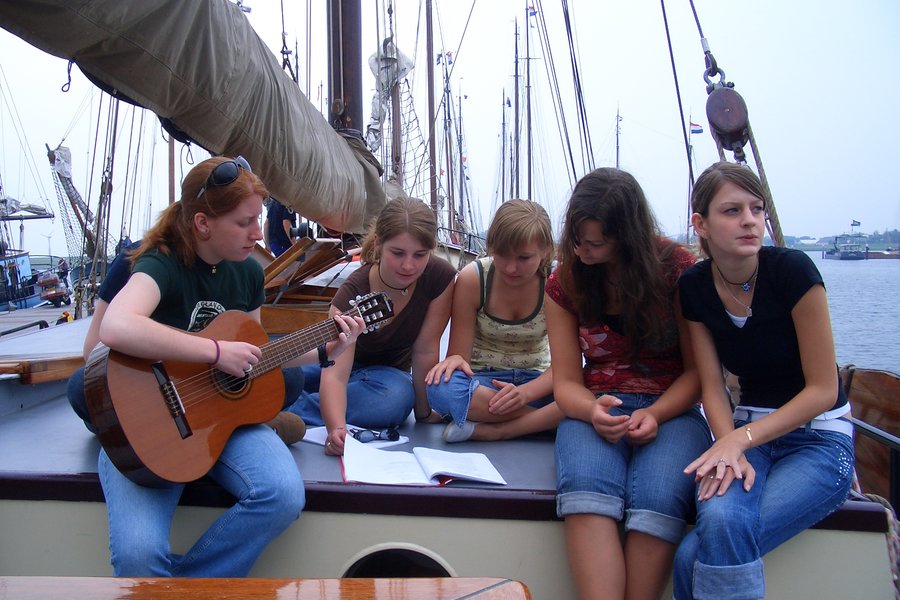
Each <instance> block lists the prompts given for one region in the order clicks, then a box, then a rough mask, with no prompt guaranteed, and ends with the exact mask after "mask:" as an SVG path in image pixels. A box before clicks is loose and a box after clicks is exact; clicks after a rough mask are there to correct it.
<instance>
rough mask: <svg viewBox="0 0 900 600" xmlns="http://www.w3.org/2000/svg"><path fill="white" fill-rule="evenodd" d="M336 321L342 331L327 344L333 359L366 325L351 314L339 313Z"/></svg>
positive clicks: (329, 356) (347, 346) (327, 352)
mask: <svg viewBox="0 0 900 600" xmlns="http://www.w3.org/2000/svg"><path fill="white" fill-rule="evenodd" d="M334 322H335V323H337V326H338V327H339V328H340V330H341V332H340V333H339V334H338V339H337V340H336V341H334V342H328V343H327V344H325V351H326V354H328V358H330V359H332V360H334V359H335V358H336V357H338V356H340V355H341V353H343V352H344V350H346V349H347V348H349V347H350V346H352V345H353V344H354V342H356V338H358V337H359V334H360V333H362V332H363V330H364V329H365V327H366V325H365V322H364V321H363V320H362V317H359V316H355V317H351V316H350V315H340V314H338V315H335V316H334ZM341 447H342V448H343V442H341Z"/></svg>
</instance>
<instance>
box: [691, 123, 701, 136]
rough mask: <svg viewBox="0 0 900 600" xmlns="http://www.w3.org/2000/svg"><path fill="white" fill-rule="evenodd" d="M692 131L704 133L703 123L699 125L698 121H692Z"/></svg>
mask: <svg viewBox="0 0 900 600" xmlns="http://www.w3.org/2000/svg"><path fill="white" fill-rule="evenodd" d="M691 133H692V134H694V133H703V125H699V124H697V123H691Z"/></svg>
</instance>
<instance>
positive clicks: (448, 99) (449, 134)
mask: <svg viewBox="0 0 900 600" xmlns="http://www.w3.org/2000/svg"><path fill="white" fill-rule="evenodd" d="M441 64H442V66H443V71H444V94H443V101H442V104H443V106H444V160H446V161H447V163H446V164H447V226H448V229H450V230H452V224H453V179H454V177H453V162H454V161H453V128H452V114H451V111H450V109H451V108H453V98H452V96H451V95H450V73H449V71H448V70H447V60H446V55H445V56H444V59H443V60H441ZM440 226H441V222H440V219H438V227H440Z"/></svg>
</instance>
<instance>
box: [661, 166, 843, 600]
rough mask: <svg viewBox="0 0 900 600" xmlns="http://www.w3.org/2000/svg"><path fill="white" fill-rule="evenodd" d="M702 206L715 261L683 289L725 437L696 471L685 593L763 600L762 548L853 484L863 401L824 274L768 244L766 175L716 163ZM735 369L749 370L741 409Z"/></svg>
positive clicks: (717, 427) (679, 590)
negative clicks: (844, 378) (849, 393)
mask: <svg viewBox="0 0 900 600" xmlns="http://www.w3.org/2000/svg"><path fill="white" fill-rule="evenodd" d="M691 205H692V209H693V211H694V214H693V215H692V217H691V222H692V223H693V225H694V229H695V231H696V232H697V236H698V237H699V239H700V244H701V246H702V248H703V250H704V252H705V253H706V254H707V255H708V256H709V260H705V261H703V262H701V263H698V264H697V265H695V266H694V267H692V268H690V269H688V270H687V271H686V272H685V273H684V274H683V275H682V277H681V280H680V282H679V286H680V288H681V299H682V308H683V311H684V316H685V318H686V319H687V320H688V327H689V329H690V335H691V339H692V341H693V348H694V355H695V356H696V362H697V368H698V370H699V374H700V382H701V387H702V399H703V409H704V412H705V413H706V417H707V419H709V423H710V425H711V427H712V431H713V434H714V436H715V439H716V441H715V443H714V444H713V445H712V447H711V448H709V449H708V450H706V451H705V452H703V453H702V454H700V455H699V457H697V458H696V460H693V462H691V463H690V464H688V465H687V467H686V468H685V469H684V472H685V473H687V474H689V475H691V476H692V478H693V480H694V481H696V482H697V483H698V484H699V485H698V489H697V498H698V505H699V506H698V509H697V525H696V527H695V528H694V529H693V530H692V531H691V532H690V533H689V534H688V535H687V536H686V537H685V539H684V540H683V541H682V543H681V545H680V546H679V548H678V553H677V555H676V560H675V578H674V591H675V597H676V598H678V599H689V598H715V599H717V600H719V599H722V600H727V599H730V598H762V597H763V596H764V595H765V579H764V573H763V562H762V556H763V555H765V554H766V553H767V552H769V551H771V550H772V549H774V548H776V547H777V546H778V545H779V544H781V543H783V542H785V541H787V540H789V539H790V538H792V537H793V536H795V535H796V534H798V533H800V532H801V531H803V530H804V529H806V528H808V527H810V526H812V525H814V524H815V523H817V522H818V521H820V520H821V519H822V518H824V517H825V516H827V515H828V514H829V513H831V512H833V511H834V510H835V509H837V508H838V507H839V506H840V505H841V504H842V503H843V502H844V500H845V499H846V497H847V494H848V493H849V491H850V485H851V482H852V479H853V464H854V452H853V426H852V425H851V424H850V422H849V421H847V420H846V419H845V418H844V417H845V416H847V415H849V414H850V405H849V403H848V401H847V398H846V396H845V395H844V392H843V391H842V387H841V385H840V377H839V374H838V369H837V363H836V360H835V354H834V342H833V340H832V336H831V321H830V318H829V316H828V301H827V299H826V296H825V287H824V284H823V282H822V276H821V275H820V274H819V271H818V270H817V269H816V267H815V265H814V264H813V262H812V260H810V258H809V257H808V256H807V255H806V254H805V253H803V252H800V251H798V250H791V249H787V248H774V247H770V246H763V245H762V242H763V236H764V235H765V231H766V228H765V221H766V201H765V195H764V193H763V190H762V184H761V183H760V180H759V178H758V177H757V176H756V174H755V173H753V171H751V170H750V169H749V168H748V167H746V166H742V165H737V164H733V163H726V162H721V163H716V164H714V165H712V166H710V167H709V168H707V169H706V170H705V171H704V172H703V174H701V175H700V177H699V178H698V179H697V183H696V184H695V185H694V190H693V193H692V195H691ZM723 366H724V368H725V369H726V370H727V371H728V372H729V373H731V374H734V375H737V376H738V378H739V387H740V398H739V400H740V401H739V403H738V406H737V409H736V410H734V412H733V413H732V406H731V399H730V398H729V395H728V394H727V393H726V388H725V384H724V382H723V369H722V368H723Z"/></svg>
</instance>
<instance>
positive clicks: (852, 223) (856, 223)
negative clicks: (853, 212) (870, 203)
mask: <svg viewBox="0 0 900 600" xmlns="http://www.w3.org/2000/svg"><path fill="white" fill-rule="evenodd" d="M850 227H859V221H857V220H856V219H853V220H852V221H850Z"/></svg>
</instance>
